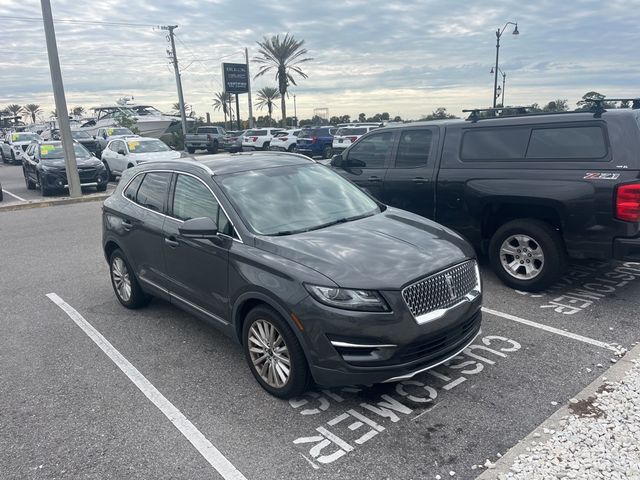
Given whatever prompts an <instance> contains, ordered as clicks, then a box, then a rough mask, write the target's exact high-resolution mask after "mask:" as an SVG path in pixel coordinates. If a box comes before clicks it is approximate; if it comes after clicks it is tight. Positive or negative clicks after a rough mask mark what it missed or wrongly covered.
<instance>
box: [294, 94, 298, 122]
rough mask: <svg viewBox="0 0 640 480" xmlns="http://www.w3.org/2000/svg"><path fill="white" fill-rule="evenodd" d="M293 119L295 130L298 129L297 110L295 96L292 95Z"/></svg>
mask: <svg viewBox="0 0 640 480" xmlns="http://www.w3.org/2000/svg"><path fill="white" fill-rule="evenodd" d="M293 119H294V121H295V122H296V128H297V127H298V109H297V108H296V94H295V93H294V94H293Z"/></svg>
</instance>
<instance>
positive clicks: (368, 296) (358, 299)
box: [305, 285, 389, 312]
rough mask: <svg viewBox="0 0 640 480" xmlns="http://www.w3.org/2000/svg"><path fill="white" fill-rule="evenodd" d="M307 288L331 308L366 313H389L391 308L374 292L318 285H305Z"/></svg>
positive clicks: (313, 295)
mask: <svg viewBox="0 0 640 480" xmlns="http://www.w3.org/2000/svg"><path fill="white" fill-rule="evenodd" d="M305 287H306V289H307V291H308V292H309V293H310V294H311V296H312V297H313V298H315V299H316V300H317V301H319V302H320V303H324V304H325V305H329V306H330V307H336V308H343V309H346V310H361V311H365V312H388V311H389V306H388V305H387V302H385V301H384V298H382V295H380V294H379V293H378V292H376V291H373V290H347V289H344V288H335V287H320V286H317V285H305Z"/></svg>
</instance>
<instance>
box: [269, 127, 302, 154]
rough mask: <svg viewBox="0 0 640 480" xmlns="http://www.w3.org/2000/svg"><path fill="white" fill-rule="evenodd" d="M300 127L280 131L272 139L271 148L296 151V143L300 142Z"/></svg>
mask: <svg viewBox="0 0 640 480" xmlns="http://www.w3.org/2000/svg"><path fill="white" fill-rule="evenodd" d="M299 133H300V129H299V128H298V129H295V130H284V131H282V132H278V133H276V134H275V136H274V137H273V138H272V139H271V145H270V147H269V149H270V150H276V151H280V152H295V150H296V143H297V142H298V134H299Z"/></svg>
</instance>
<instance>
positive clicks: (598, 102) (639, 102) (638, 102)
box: [584, 97, 640, 110]
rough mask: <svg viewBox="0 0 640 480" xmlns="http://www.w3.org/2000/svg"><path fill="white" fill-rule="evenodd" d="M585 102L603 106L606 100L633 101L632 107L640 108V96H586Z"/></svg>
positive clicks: (634, 108)
mask: <svg viewBox="0 0 640 480" xmlns="http://www.w3.org/2000/svg"><path fill="white" fill-rule="evenodd" d="M584 101H585V102H588V103H594V104H596V105H599V106H602V105H603V103H604V102H631V108H632V109H633V110H638V109H640V98H639V97H635V98H606V97H604V98H585V99H584Z"/></svg>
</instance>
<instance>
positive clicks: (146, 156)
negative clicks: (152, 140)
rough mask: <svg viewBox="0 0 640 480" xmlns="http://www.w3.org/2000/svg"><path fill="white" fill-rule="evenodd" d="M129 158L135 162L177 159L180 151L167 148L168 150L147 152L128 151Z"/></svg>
mask: <svg viewBox="0 0 640 480" xmlns="http://www.w3.org/2000/svg"><path fill="white" fill-rule="evenodd" d="M129 155H130V158H131V160H135V161H136V162H151V161H154V160H157V161H162V160H177V159H179V158H180V152H178V151H176V150H169V151H168V152H148V153H130V154H129Z"/></svg>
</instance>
